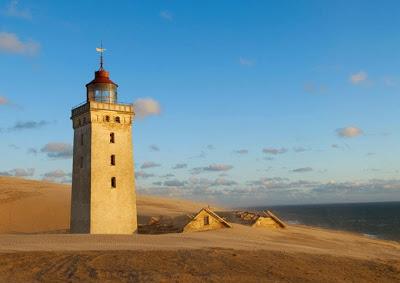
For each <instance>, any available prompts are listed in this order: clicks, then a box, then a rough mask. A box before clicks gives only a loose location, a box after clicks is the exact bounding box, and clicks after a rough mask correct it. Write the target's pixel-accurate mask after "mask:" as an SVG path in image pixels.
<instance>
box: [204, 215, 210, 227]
mask: <svg viewBox="0 0 400 283" xmlns="http://www.w3.org/2000/svg"><path fill="white" fill-rule="evenodd" d="M204 225H210V217H209V216H208V215H207V216H204Z"/></svg>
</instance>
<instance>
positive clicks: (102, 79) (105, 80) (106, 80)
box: [86, 68, 118, 86]
mask: <svg viewBox="0 0 400 283" xmlns="http://www.w3.org/2000/svg"><path fill="white" fill-rule="evenodd" d="M91 84H113V85H115V86H118V85H117V84H116V83H114V82H113V81H112V80H110V73H109V72H107V71H106V70H104V69H102V68H100V70H98V71H96V72H94V80H92V81H91V82H90V83H88V84H87V85H86V86H88V85H91Z"/></svg>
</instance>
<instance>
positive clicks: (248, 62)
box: [239, 57, 255, 67]
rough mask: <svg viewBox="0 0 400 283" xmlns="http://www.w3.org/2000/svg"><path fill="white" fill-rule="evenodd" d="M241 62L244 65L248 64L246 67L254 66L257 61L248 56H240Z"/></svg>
mask: <svg viewBox="0 0 400 283" xmlns="http://www.w3.org/2000/svg"><path fill="white" fill-rule="evenodd" d="M239 64H240V65H242V66H246V67H252V66H254V64H255V62H254V61H253V60H250V59H248V58H244V57H240V58H239Z"/></svg>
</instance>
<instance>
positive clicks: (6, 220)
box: [0, 177, 208, 233]
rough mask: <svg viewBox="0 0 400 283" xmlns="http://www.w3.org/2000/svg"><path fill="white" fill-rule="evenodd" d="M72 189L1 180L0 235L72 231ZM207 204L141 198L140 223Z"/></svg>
mask: <svg viewBox="0 0 400 283" xmlns="http://www.w3.org/2000/svg"><path fill="white" fill-rule="evenodd" d="M70 201H71V188H70V186H67V185H61V184H55V183H50V182H43V181H33V180H25V179H19V178H14V177H0V233H57V232H63V231H64V232H65V231H67V230H68V229H69V217H70ZM207 205H208V204H206V203H195V202H191V201H186V200H180V199H170V198H161V197H156V196H144V195H139V196H138V199H137V206H138V214H139V216H140V217H139V221H140V219H145V218H148V217H149V216H159V215H164V216H165V215H167V216H176V215H181V214H186V213H193V212H196V211H198V210H199V209H200V208H201V207H204V206H207Z"/></svg>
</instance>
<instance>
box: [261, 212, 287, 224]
mask: <svg viewBox="0 0 400 283" xmlns="http://www.w3.org/2000/svg"><path fill="white" fill-rule="evenodd" d="M266 214H268V216H269V217H271V218H272V219H273V220H275V222H276V223H278V224H279V226H281V227H282V228H285V227H286V224H285V223H284V222H283V221H282V220H280V219H279V218H278V216H276V215H275V214H273V213H272V212H271V211H269V210H267V212H266Z"/></svg>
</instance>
